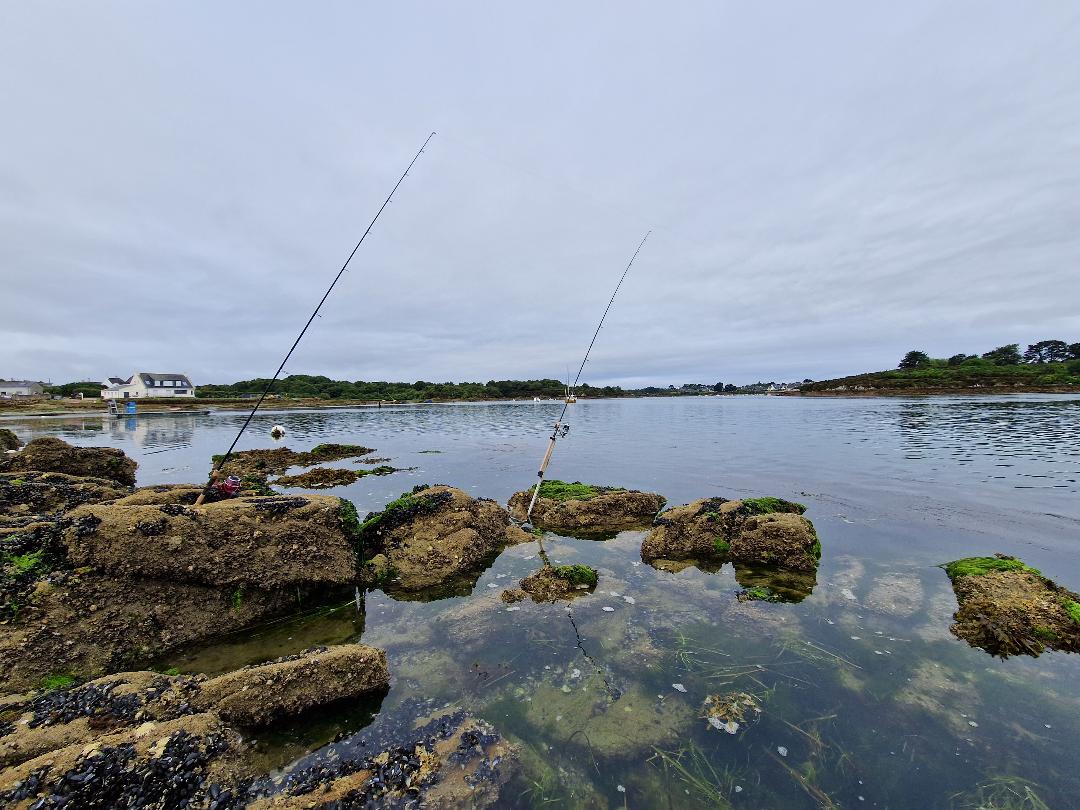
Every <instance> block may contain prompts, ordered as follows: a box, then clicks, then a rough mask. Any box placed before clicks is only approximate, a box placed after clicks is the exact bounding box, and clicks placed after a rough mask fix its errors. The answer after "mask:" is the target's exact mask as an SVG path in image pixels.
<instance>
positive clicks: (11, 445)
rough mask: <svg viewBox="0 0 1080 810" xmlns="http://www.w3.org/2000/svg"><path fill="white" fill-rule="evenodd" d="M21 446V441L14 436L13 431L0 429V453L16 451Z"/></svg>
mask: <svg viewBox="0 0 1080 810" xmlns="http://www.w3.org/2000/svg"><path fill="white" fill-rule="evenodd" d="M22 446H23V443H22V439H20V438H19V437H18V436H16V435H15V431H13V430H8V429H7V428H0V452H3V451H5V450H18V449H19V448H20V447H22Z"/></svg>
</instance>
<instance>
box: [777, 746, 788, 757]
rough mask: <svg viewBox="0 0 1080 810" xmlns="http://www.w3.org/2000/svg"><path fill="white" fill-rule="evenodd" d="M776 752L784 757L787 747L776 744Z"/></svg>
mask: <svg viewBox="0 0 1080 810" xmlns="http://www.w3.org/2000/svg"><path fill="white" fill-rule="evenodd" d="M776 753H778V754H779V755H780V756H782V757H786V756H787V749H786V748H784V746H782V745H778V746H776Z"/></svg>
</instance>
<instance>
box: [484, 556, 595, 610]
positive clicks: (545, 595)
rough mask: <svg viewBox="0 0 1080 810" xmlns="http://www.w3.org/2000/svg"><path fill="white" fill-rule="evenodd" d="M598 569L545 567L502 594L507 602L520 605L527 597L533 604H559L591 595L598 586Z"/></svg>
mask: <svg viewBox="0 0 1080 810" xmlns="http://www.w3.org/2000/svg"><path fill="white" fill-rule="evenodd" d="M596 581H597V573H596V569H595V568H590V567H589V566H587V565H545V566H544V567H543V568H540V569H539V570H537V571H533V573H531V574H529V575H528V576H527V577H525V578H524V579H522V580H521V582H519V583H518V588H511V589H509V590H505V591H503V592H502V594H501V597H500V598H501V599H502V601H504V602H520V601H521V600H522V599H524V598H525V597H526V596H528V597H531V598H532V600H533V601H534V602H556V601H559V600H563V599H567V600H569V599H573V598H575V597H577V596H582V595H584V594H587V593H591V592H592V590H593V588H595V587H596Z"/></svg>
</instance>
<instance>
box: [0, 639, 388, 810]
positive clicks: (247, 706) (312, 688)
mask: <svg viewBox="0 0 1080 810" xmlns="http://www.w3.org/2000/svg"><path fill="white" fill-rule="evenodd" d="M388 683H389V675H388V672H387V669H386V657H385V655H384V654H383V653H382V652H381V651H379V650H375V649H373V648H371V647H366V646H364V645H360V644H348V645H343V646H340V647H332V648H316V649H313V650H309V651H307V652H304V653H301V654H299V655H295V656H289V657H287V658H283V659H278V660H277V661H272V662H269V663H266V664H260V665H256V666H251V667H245V668H244V669H242V670H238V671H236V672H232V673H229V674H227V675H222V676H218V677H216V678H210V679H207V678H206V677H205V676H201V675H199V676H191V675H181V676H170V675H162V674H159V673H155V672H124V673H119V674H116V675H111V676H108V677H105V678H100V679H98V680H95V681H91V682H89V683H86V684H83V685H81V686H76V687H73V688H68V689H64V690H59V691H54V692H44V693H41V694H38V695H36V696H33V697H25V698H14V699H8V700H7V701H6V702H5V704H4V705H3V706H2V717H3V718H4V721H3V722H2V723H0V765H3V766H5V770H3V771H0V802H3V804H4V806H14V807H30V806H35V807H36V806H53V805H54V804H57V799H60V800H61V801H60V802H59V804H64V802H63V801H62V799H63V798H64V797H74V795H75V794H76V793H77V791H78V789H79V788H83V789H86V788H88V787H89V788H90V789H92V790H93V799H94V806H125V807H127V806H148V807H186V806H199V807H234V806H242V805H244V804H246V803H247V801H248V799H249V798H254V797H248V795H247V794H248V786H249V785H250V784H251V783H252V781H253V779H254V778H255V777H257V776H258V773H257V772H256V770H255V767H256V766H255V763H254V759H253V757H252V756H251V754H252V751H251V749H250V748H249V746H248V745H247V744H246V743H245V742H244V736H246V730H247V729H250V728H253V727H262V726H266V725H268V724H271V723H273V722H274V721H276V720H278V719H281V718H283V717H286V716H294V715H299V714H301V713H303V712H304V711H307V710H308V709H311V708H314V707H316V706H322V705H329V704H330V703H333V702H335V701H338V700H342V699H346V698H353V697H356V696H358V695H360V694H363V693H365V692H373V691H381V690H385V689H386V687H387V685H388ZM241 731H243V732H245V734H241V733H240V732H241ZM327 781H329V780H327ZM321 786H322V785H321ZM83 795H84V796H85V794H83ZM50 797H51V798H50ZM43 798H44V799H45V801H44V802H43V803H41V804H35V802H41V801H42V799H43ZM87 798H89V797H87Z"/></svg>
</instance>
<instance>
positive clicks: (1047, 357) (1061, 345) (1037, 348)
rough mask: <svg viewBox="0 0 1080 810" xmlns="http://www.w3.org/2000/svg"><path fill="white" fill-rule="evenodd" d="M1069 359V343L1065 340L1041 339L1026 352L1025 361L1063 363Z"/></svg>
mask: <svg viewBox="0 0 1080 810" xmlns="http://www.w3.org/2000/svg"><path fill="white" fill-rule="evenodd" d="M1068 359H1069V344H1067V343H1066V342H1065V341H1064V340H1040V341H1039V342H1038V343H1032V344H1031V345H1030V346H1028V347H1027V351H1026V352H1024V362H1025V363H1063V362H1065V361H1066V360H1068Z"/></svg>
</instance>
